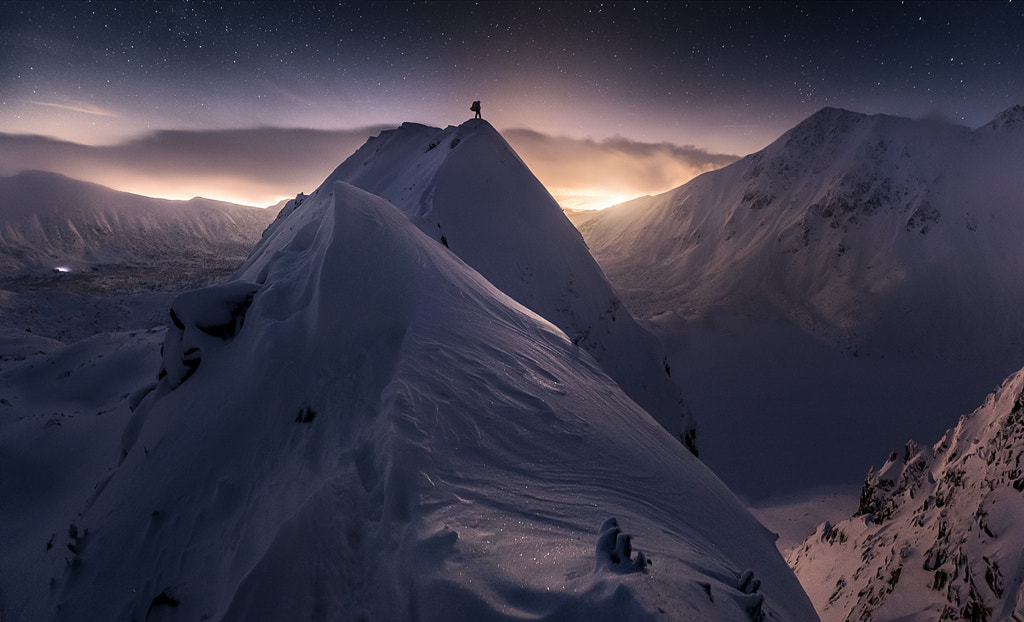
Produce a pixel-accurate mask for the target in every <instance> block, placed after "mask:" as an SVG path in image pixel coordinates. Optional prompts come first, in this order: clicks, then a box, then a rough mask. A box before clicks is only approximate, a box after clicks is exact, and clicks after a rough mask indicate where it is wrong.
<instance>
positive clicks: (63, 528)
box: [0, 312, 166, 621]
mask: <svg viewBox="0 0 1024 622" xmlns="http://www.w3.org/2000/svg"><path fill="white" fill-rule="evenodd" d="M165 313H166V312H165ZM165 332H166V331H165V330H164V329H163V328H161V329H159V330H154V331H139V332H133V333H109V334H102V335H95V336H93V337H89V338H88V339H83V340H82V341H79V342H77V343H75V344H72V345H70V346H66V347H61V346H62V344H59V343H57V344H48V343H45V340H42V339H40V338H36V339H35V340H33V341H32V342H30V343H27V344H26V346H30V347H26V348H25V349H24V351H23V352H19V353H18V355H17V356H15V357H14V359H13V360H12V359H6V358H0V499H2V505H0V551H2V554H0V618H3V619H4V620H15V621H27V620H42V619H46V616H44V615H43V614H42V611H41V609H42V606H43V603H45V602H46V600H47V599H48V598H49V590H50V587H49V585H48V583H49V577H50V576H51V570H50V566H49V564H48V562H50V561H52V559H48V556H50V555H51V554H56V553H58V552H65V553H66V552H70V551H69V549H68V548H66V544H67V543H68V542H69V539H68V537H69V536H68V532H69V526H70V524H71V523H72V522H73V520H74V518H73V517H74V516H75V513H76V512H77V511H78V510H79V509H80V508H81V507H82V505H83V504H85V503H86V501H87V500H88V499H89V497H90V496H92V495H93V494H94V490H95V489H94V486H95V485H96V483H97V482H99V481H100V480H101V479H102V478H103V477H106V476H109V474H110V473H111V472H112V471H113V469H114V467H116V466H117V458H118V456H119V454H120V438H121V430H122V429H123V428H124V425H125V424H126V423H127V421H128V420H129V418H130V416H131V411H130V409H129V399H128V397H129V396H130V395H131V393H132V392H134V391H135V390H136V389H137V388H138V387H139V386H143V385H145V384H146V383H149V382H151V379H152V378H153V377H154V376H155V374H156V372H157V370H158V369H159V366H160V354H159V352H160V342H161V341H162V340H163V338H164V334H165ZM26 337H27V338H31V337H32V334H31V333H27V334H26ZM40 341H42V342H44V343H40ZM40 350H43V351H44V352H45V351H49V352H50V353H49V354H38V352H39V351H40Z"/></svg>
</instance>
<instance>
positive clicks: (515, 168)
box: [318, 119, 696, 451]
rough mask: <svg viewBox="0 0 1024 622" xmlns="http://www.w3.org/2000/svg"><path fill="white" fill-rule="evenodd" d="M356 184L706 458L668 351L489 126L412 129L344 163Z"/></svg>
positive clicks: (327, 186)
mask: <svg viewBox="0 0 1024 622" xmlns="http://www.w3.org/2000/svg"><path fill="white" fill-rule="evenodd" d="M336 181H346V182H348V183H350V184H352V185H354V186H357V187H359V188H362V189H363V190H366V191H368V192H370V193H372V194H375V195H377V196H380V197H383V198H385V199H387V200H388V201H390V202H391V203H393V204H394V205H396V206H397V207H398V208H399V209H401V210H402V211H403V212H404V213H405V214H406V215H407V216H408V217H409V219H410V220H411V221H412V222H413V223H414V224H416V225H417V226H418V227H419V228H420V230H422V231H423V232H424V233H426V234H427V235H428V236H430V237H432V238H434V239H435V240H437V241H439V242H441V243H442V244H443V245H444V246H447V247H448V248H450V249H451V250H452V252H454V253H455V254H456V255H458V256H459V257H460V258H461V259H462V260H463V261H465V262H466V263H467V264H469V265H470V266H472V267H473V269H475V270H476V271H477V272H479V273H480V274H482V275H483V276H484V278H486V279H487V280H489V281H490V282H491V283H492V284H494V285H495V286H496V287H497V288H498V289H500V290H501V291H502V292H504V293H505V294H507V295H509V296H511V297H512V298H513V299H514V300H516V301H517V302H519V303H520V304H522V305H524V306H526V307H527V308H529V309H531V310H532V311H534V312H536V313H538V314H539V315H540V316H541V317H543V318H545V319H547V320H548V321H550V322H552V323H553V324H555V325H556V326H558V327H559V328H561V329H562V330H563V331H564V332H565V333H566V334H567V335H569V336H570V338H572V339H573V341H574V342H575V343H577V344H578V345H579V346H580V347H581V348H583V349H585V350H587V351H588V352H590V354H592V355H593V356H594V358H596V359H597V361H598V362H599V363H600V365H601V367H602V369H604V371H605V372H606V373H607V374H608V375H609V376H611V377H612V378H613V379H614V380H615V381H616V382H617V383H618V384H619V386H620V387H622V389H623V390H624V391H625V392H626V394H627V395H629V396H630V397H631V398H632V399H633V400H634V401H636V402H637V403H638V404H640V406H642V407H643V408H644V409H645V410H647V411H648V412H649V413H651V415H653V416H654V418H655V419H657V420H658V421H659V422H661V424H662V425H663V426H665V428H666V429H667V430H669V431H670V432H672V434H674V435H675V436H677V437H678V438H679V439H680V440H682V441H683V442H684V443H686V445H687V446H688V447H690V448H691V449H692V450H694V451H696V444H695V428H694V422H693V417H692V416H691V414H690V411H689V409H688V408H687V406H686V404H685V402H684V400H683V397H682V394H681V392H680V390H679V388H678V387H677V386H676V385H675V384H674V383H673V382H672V379H671V378H670V373H671V369H670V367H669V366H667V365H666V360H665V355H664V353H663V352H659V349H658V346H657V344H656V343H655V342H654V340H653V338H652V337H651V335H650V334H649V333H647V332H646V331H645V330H644V329H642V328H641V327H640V326H639V325H638V324H637V323H636V321H635V320H634V319H633V317H632V316H630V314H629V312H628V311H626V309H625V308H624V307H623V305H622V303H621V301H620V299H619V296H618V294H617V293H616V292H615V291H614V290H613V289H612V287H611V285H609V283H608V281H607V279H606V278H605V276H604V273H603V272H602V271H601V268H599V267H598V265H597V263H596V262H595V261H594V259H593V257H592V256H591V255H590V252H589V250H588V249H587V247H586V244H584V242H583V238H582V237H581V236H580V234H579V232H578V231H577V230H576V229H575V227H573V226H572V224H571V223H570V222H569V221H568V219H567V218H566V217H565V215H564V214H563V212H562V210H561V208H559V206H558V204H557V203H556V202H555V200H554V199H553V198H552V197H551V195H550V194H549V193H548V191H547V190H546V189H545V188H544V186H542V185H541V183H540V182H539V181H538V180H537V178H536V177H535V176H534V175H533V173H532V172H531V171H530V169H529V168H527V166H526V165H525V164H523V162H522V161H521V160H520V159H519V157H518V156H517V155H516V153H515V152H514V151H513V150H512V148H511V147H509V145H508V143H507V142H505V140H504V139H503V138H502V137H501V135H500V134H498V132H497V131H495V129H494V128H493V127H491V125H490V124H489V123H487V122H486V121H484V120H482V119H476V120H470V121H467V122H465V123H463V124H462V125H460V126H458V127H448V128H445V129H443V130H442V129H438V128H432V127H427V126H423V125H417V124H413V123H406V124H404V125H402V126H401V127H399V128H398V129H396V130H391V131H387V132H383V133H381V134H380V135H379V136H377V137H375V138H371V139H370V140H369V141H367V143H366V144H365V145H364V146H363V147H362V148H360V149H359V150H358V151H356V152H355V153H354V154H352V156H351V157H349V158H348V159H347V160H345V162H343V163H342V164H341V165H340V166H339V167H338V168H337V169H336V170H335V171H334V172H333V173H332V174H331V175H330V176H329V177H328V178H327V181H326V182H325V183H324V185H323V186H321V187H320V189H319V190H318V192H329V191H330V190H331V188H332V186H333V184H334V182H336Z"/></svg>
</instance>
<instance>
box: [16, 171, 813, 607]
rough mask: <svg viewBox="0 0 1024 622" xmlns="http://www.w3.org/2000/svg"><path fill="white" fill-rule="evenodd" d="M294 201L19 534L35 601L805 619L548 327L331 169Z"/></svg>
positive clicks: (658, 434) (183, 305) (185, 313)
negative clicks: (32, 560) (84, 491)
mask: <svg viewBox="0 0 1024 622" xmlns="http://www.w3.org/2000/svg"><path fill="white" fill-rule="evenodd" d="M286 213H287V215H286V216H283V217H282V218H281V219H280V220H279V221H278V223H277V225H276V226H275V227H274V228H273V229H272V230H270V231H268V233H267V235H266V236H265V237H264V239H263V241H262V243H261V245H260V247H259V249H258V250H257V251H256V252H255V253H254V255H253V257H252V258H251V260H250V261H249V262H248V263H247V264H246V266H245V267H244V268H243V269H242V270H241V271H240V273H239V274H238V275H237V278H236V279H235V280H233V281H232V282H230V283H228V284H225V285H222V286H215V287H210V288H206V289H203V290H198V291H196V292H192V293H190V294H188V295H186V296H182V297H179V298H178V299H177V300H176V302H175V303H174V305H173V306H172V309H173V312H174V318H175V322H174V324H173V325H172V326H171V327H169V329H168V333H167V337H166V340H165V343H164V348H163V362H162V370H163V371H162V378H161V379H160V380H159V382H158V383H157V384H156V385H155V386H153V387H150V388H149V389H146V390H144V391H140V392H138V393H137V394H136V395H135V396H133V397H132V398H131V402H132V403H133V404H137V408H136V410H135V414H134V415H133V419H132V422H131V423H130V425H129V426H128V427H127V428H126V433H125V435H124V438H123V446H122V448H123V454H122V459H121V461H120V463H119V465H118V466H117V467H116V469H115V470H114V471H113V472H112V473H111V474H110V475H109V476H108V477H106V478H104V479H103V481H102V482H100V483H99V485H98V486H97V487H96V491H95V493H94V495H93V496H92V498H90V499H89V500H88V501H87V502H86V503H85V505H84V507H82V508H81V512H80V513H78V514H77V515H74V516H64V517H55V518H53V519H50V520H52V522H53V523H55V526H54V529H55V533H54V535H53V537H52V538H51V541H52V547H51V548H49V549H48V550H46V551H45V552H43V551H44V547H43V546H42V545H43V544H45V543H43V542H41V543H40V547H39V549H38V551H37V552H36V553H34V554H35V555H37V556H44V559H45V564H44V567H45V568H46V569H47V573H46V574H43V575H42V576H39V577H37V579H38V581H37V583H38V584H32V585H31V587H30V593H31V594H34V595H36V596H37V597H38V598H40V599H41V600H42V602H44V603H48V602H51V601H50V600H49V599H50V598H52V599H53V600H52V605H50V606H51V607H53V608H49V609H47V608H45V607H44V608H43V612H44V615H43V616H42V617H51V616H52V617H54V618H55V619H76V618H77V617H78V616H79V614H80V612H82V611H89V612H90V615H92V616H95V617H100V618H110V619H114V618H124V619H149V620H160V619H211V620H221V619H230V620H245V619H253V620H255V619H307V618H324V619H394V620H400V619H407V620H513V619H523V618H524V617H528V618H530V619H537V620H572V619H578V620H584V619H586V620H649V619H655V618H657V619H662V618H666V619H680V620H683V619H685V620H690V619H714V620H733V619H735V620H765V619H779V620H809V619H814V613H813V611H812V610H811V609H810V607H809V603H808V602H807V600H806V597H805V596H804V595H803V594H802V592H801V591H800V589H799V586H798V584H797V583H796V581H795V579H794V577H793V576H792V575H791V574H790V573H789V571H788V569H787V568H786V567H785V565H784V563H783V561H782V560H781V558H780V557H779V556H778V554H777V553H776V552H775V551H774V548H773V544H772V538H771V535H770V534H768V533H767V532H766V531H765V530H763V528H761V527H760V526H759V525H758V524H757V523H756V521H754V520H753V518H752V517H751V516H750V515H749V513H747V512H746V511H745V510H744V509H743V508H742V506H741V505H740V503H739V502H738V501H737V500H736V499H735V498H734V497H733V495H732V494H731V493H730V492H729V491H728V490H727V489H726V488H725V487H724V486H723V485H722V484H721V483H720V482H719V481H718V480H717V479H716V478H715V477H714V476H713V475H712V474H711V473H710V472H709V471H708V470H707V469H706V468H705V467H704V466H703V465H702V464H701V463H700V462H699V461H698V460H697V459H696V458H694V457H693V456H692V455H690V453H689V452H687V451H686V449H685V448H684V447H683V446H682V445H681V444H680V443H678V442H677V441H676V440H675V439H674V438H673V437H672V436H671V435H670V434H668V433H666V432H665V430H664V429H663V428H662V427H661V426H659V425H657V424H656V423H655V422H654V420H653V419H651V418H650V417H649V416H648V415H647V413H645V412H644V411H643V410H641V409H640V408H639V407H638V406H637V405H636V404H634V403H633V402H632V401H631V400H629V399H628V398H627V397H626V395H625V394H624V393H622V392H621V391H620V390H619V389H618V387H617V386H616V384H615V383H614V382H612V381H611V380H610V379H609V378H608V377H607V376H606V375H605V374H604V373H603V372H602V371H601V369H600V367H599V366H598V365H597V363H596V362H595V361H594V359H593V358H592V357H591V356H590V355H589V354H588V352H587V351H586V350H585V349H584V348H581V347H580V346H579V345H577V344H574V343H573V342H572V340H571V339H569V338H568V337H567V336H566V335H565V333H563V332H562V331H561V330H559V329H558V328H556V327H555V326H554V325H552V324H550V323H548V322H547V321H545V320H543V319H541V318H540V317H539V316H538V315H536V314H535V313H533V312H531V311H529V310H527V309H525V308H524V307H522V306H520V305H519V304H518V303H515V302H513V301H512V300H511V299H510V298H509V297H507V296H506V295H505V294H503V293H502V292H500V291H499V290H497V289H496V288H495V287H494V286H493V285H491V283H489V282H488V281H487V280H485V279H483V278H482V277H481V276H480V275H479V274H478V273H476V272H475V271H473V270H472V269H470V268H469V267H468V266H467V265H466V264H465V263H463V262H462V261H461V260H460V259H458V258H457V257H456V256H455V255H453V254H452V253H450V252H448V251H447V250H445V249H444V247H443V245H441V244H438V243H437V242H436V241H434V240H431V239H429V238H427V237H426V236H424V235H423V234H422V233H421V232H420V231H419V230H417V229H416V228H414V227H413V226H412V225H411V224H410V223H409V220H408V219H407V218H406V217H405V216H404V215H402V214H401V213H400V212H398V211H397V210H395V209H394V207H392V206H391V205H389V204H388V203H386V202H384V201H383V200H381V199H379V198H377V197H374V196H372V195H369V194H367V193H366V192H363V191H361V190H359V189H357V188H355V187H353V186H351V185H349V184H346V183H344V182H337V183H333V184H331V185H330V186H329V187H326V186H323V187H321V188H320V190H319V191H318V192H317V193H315V194H313V195H311V196H310V197H307V198H306V199H305V200H304V201H302V202H301V204H298V205H292V206H291V208H290V209H287V210H286ZM611 518H614V519H615V520H610V519H611ZM69 524H70V525H71V526H70V527H69V526H68V525H69ZM630 534H632V537H630ZM48 577H53V579H52V585H51V581H50V580H49V579H48ZM36 604H38V603H36ZM5 617H6V616H5Z"/></svg>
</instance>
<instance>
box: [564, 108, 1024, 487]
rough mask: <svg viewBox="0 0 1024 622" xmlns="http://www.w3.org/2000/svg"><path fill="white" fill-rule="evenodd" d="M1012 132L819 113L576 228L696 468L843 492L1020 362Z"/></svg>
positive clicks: (1003, 122)
mask: <svg viewBox="0 0 1024 622" xmlns="http://www.w3.org/2000/svg"><path fill="white" fill-rule="evenodd" d="M1020 119H1021V110H1020V108H1019V107H1016V108H1013V109H1010V110H1008V111H1006V112H1004V113H1002V114H1000V115H999V116H998V117H997V118H996V119H995V120H994V121H993V122H992V123H991V124H989V125H987V126H985V127H982V128H978V129H977V130H971V129H969V128H966V127H960V126H955V125H949V124H944V123H940V122H937V121H920V120H911V119H904V118H899V117H892V116H886V115H872V116H868V115H862V114H858V113H854V112H849V111H845V110H839V109H833V108H826V109H823V110H821V111H820V112H818V113H816V114H814V115H812V116H811V117H809V118H808V119H807V120H806V121H804V122H803V123H801V124H800V125H798V126H797V127H795V128H793V129H792V130H790V131H789V132H787V133H786V134H784V135H783V136H782V137H780V138H779V139H778V140H777V141H775V142H774V143H773V144H771V145H769V146H768V147H766V148H765V149H764V150H762V151H760V152H758V153H755V154H752V155H749V156H747V157H745V158H743V159H742V160H740V161H738V162H736V163H734V164H732V165H730V166H727V167H725V168H722V169H719V170H717V171H713V172H710V173H706V174H704V175H702V176H700V177H698V178H696V179H694V180H693V181H691V182H689V183H687V184H686V185H684V186H681V187H679V188H677V189H675V190H672V191H670V192H667V193H664V194H662V195H658V196H654V197H644V198H640V199H636V200H634V201H631V202H628V203H624V204H621V205H619V206H614V207H611V208H608V209H606V210H603V211H601V212H599V213H597V214H595V215H593V216H591V217H589V218H586V219H583V220H582V221H579V227H580V230H581V232H582V233H583V235H584V237H585V239H586V241H587V243H588V244H589V246H590V248H591V250H592V252H593V253H594V256H595V257H596V258H597V259H598V261H599V262H600V263H601V266H602V268H603V269H604V270H605V272H606V274H608V276H609V278H610V280H611V281H612V283H613V284H615V286H616V287H617V289H618V291H619V292H620V293H621V294H622V295H623V296H624V299H625V300H626V301H627V306H628V307H629V308H630V310H631V311H632V312H633V313H634V314H635V315H636V316H637V317H638V318H641V319H643V320H644V321H645V322H646V324H647V325H648V327H650V328H651V329H652V330H654V331H655V332H656V333H657V334H659V335H660V336H661V337H662V338H663V339H665V340H666V342H667V343H669V344H670V356H669V358H668V361H667V362H668V363H669V364H670V365H671V367H672V369H673V372H675V371H676V370H678V371H679V373H680V374H681V375H682V376H683V377H684V378H685V379H686V381H687V386H688V390H687V397H688V401H689V403H690V405H691V407H692V408H693V409H694V411H695V413H696V414H697V416H698V419H699V420H700V421H702V432H701V446H702V453H701V456H702V458H705V459H706V461H707V463H708V464H709V465H711V466H712V468H714V469H715V470H716V472H718V473H719V474H720V475H721V476H722V477H723V479H724V480H725V481H726V482H727V483H728V484H729V485H730V486H732V487H734V489H736V490H737V491H739V492H741V493H742V494H743V495H746V496H748V497H751V498H756V497H761V496H767V495H773V494H783V493H790V492H793V491H795V490H796V489H797V488H798V487H800V486H833V485H837V484H843V483H847V484H850V485H854V484H855V482H856V479H857V478H858V477H859V474H860V473H862V470H861V469H862V468H863V466H862V465H863V464H866V463H867V462H869V461H870V456H871V455H877V453H878V452H880V451H885V450H886V449H887V448H888V447H891V446H893V445H894V444H897V443H900V442H902V440H904V439H906V438H908V437H915V436H917V437H920V436H922V435H937V434H939V433H941V431H942V429H944V427H945V424H944V423H942V421H943V420H944V419H943V417H942V416H941V413H942V412H945V413H946V417H951V416H955V415H956V414H957V413H959V412H964V411H966V410H968V409H970V408H972V407H973V405H975V404H977V403H978V401H979V400H981V399H982V398H983V397H984V394H985V393H986V392H987V391H988V390H989V389H990V388H991V387H992V386H993V385H994V384H995V383H997V382H998V381H999V380H1000V379H1001V378H1004V377H1005V376H1006V375H1007V374H1009V373H1010V372H1012V371H1013V370H1014V369H1016V368H1017V367H1018V366H1019V365H1020V361H1021V360H1024V253H1022V252H1021V245H1020V240H1021V239H1024V209H1022V201H1024V199H1022V197H1024V176H1021V175H1020V174H1019V173H1020V162H1022V161H1024V133H1021V132H1020V131H1019V129H1018V128H1019V126H1020ZM937 413H938V414H939V416H936V415H937ZM837 454H839V455H842V456H845V457H846V459H836V455H837Z"/></svg>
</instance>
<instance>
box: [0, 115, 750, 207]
mask: <svg viewBox="0 0 1024 622" xmlns="http://www.w3.org/2000/svg"><path fill="white" fill-rule="evenodd" d="M390 127H392V126H374V127H365V128H359V129H354V130H338V131H331V130H308V129H286V128H252V129H237V130H210V131H181V130H165V131H159V132H154V133H152V134H148V135H146V136H143V137H141V138H138V139H135V140H131V141H128V142H124V143H121V144H117V145H110V146H89V145H80V144H76V143H69V142H64V141H59V140H54V139H51V138H46V137H42V136H27V135H14V134H2V133H0V156H2V157H0V175H4V176H6V175H13V174H16V173H18V172H20V171H23V170H31V169H39V170H46V171H53V172H56V173H61V174H63V175H66V176H68V177H73V178H76V179H81V180H85V181H91V182H94V183H99V184H102V185H105V186H109V187H111V188H115V189H118V190H123V191H127V192H135V193H138V194H146V195H150V196H161V197H168V198H191V197H193V196H206V197H210V198H215V199H222V200H228V201H234V202H238V203H246V204H249V205H270V204H272V203H275V202H277V201H278V200H280V199H282V198H287V197H292V196H294V195H295V194H296V193H298V192H307V193H308V192H310V191H312V190H313V189H314V188H316V186H318V185H319V184H320V182H322V181H323V179H324V178H325V177H326V176H327V175H328V174H329V173H330V172H331V171H332V170H334V168H335V167H336V166H337V165H338V164H339V163H341V162H342V161H344V160H345V159H346V158H347V157H348V156H350V155H351V154H352V153H353V152H354V151H355V150H356V149H358V148H359V147H360V146H362V145H363V143H365V142H366V140H367V139H368V138H369V137H371V136H375V135H377V134H378V133H380V132H381V131H382V130H385V129H389V128H390ZM503 135H504V136H505V138H506V139H507V140H508V141H509V143H510V144H511V145H512V147H513V148H514V149H515V150H516V151H517V153H519V155H520V157H521V158H522V159H523V161H524V162H526V164H527V165H528V166H529V167H530V168H531V170H533V172H534V174H536V175H537V177H538V178H539V179H540V180H541V182H542V183H543V184H544V185H545V186H546V187H547V188H548V189H549V191H550V192H551V193H552V194H553V195H554V196H555V198H556V199H558V200H559V201H560V202H561V203H562V205H563V206H567V207H580V206H583V207H588V206H589V207H593V206H597V205H607V204H610V203H613V202H617V200H626V199H628V198H632V197H636V196H640V195H643V194H654V193H658V192H663V191H665V190H669V189H671V188H674V187H676V186H679V185H681V184H683V183H685V182H686V181H688V180H689V179H691V178H693V177H694V176H696V175H699V174H700V173H703V172H705V171H709V170H713V169H716V168H720V167H722V166H725V165H726V164H729V163H730V162H733V161H735V160H736V159H737V158H736V157H735V156H730V155H721V154H713V153H709V152H707V151H705V150H702V149H697V148H695V147H692V146H678V145H674V144H671V143H641V142H634V141H630V140H627V139H624V138H613V139H608V140H604V141H592V140H578V139H571V138H561V137H552V136H548V135H546V134H541V133H538V132H534V131H531V130H522V129H514V130H507V131H504V132H503Z"/></svg>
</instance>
